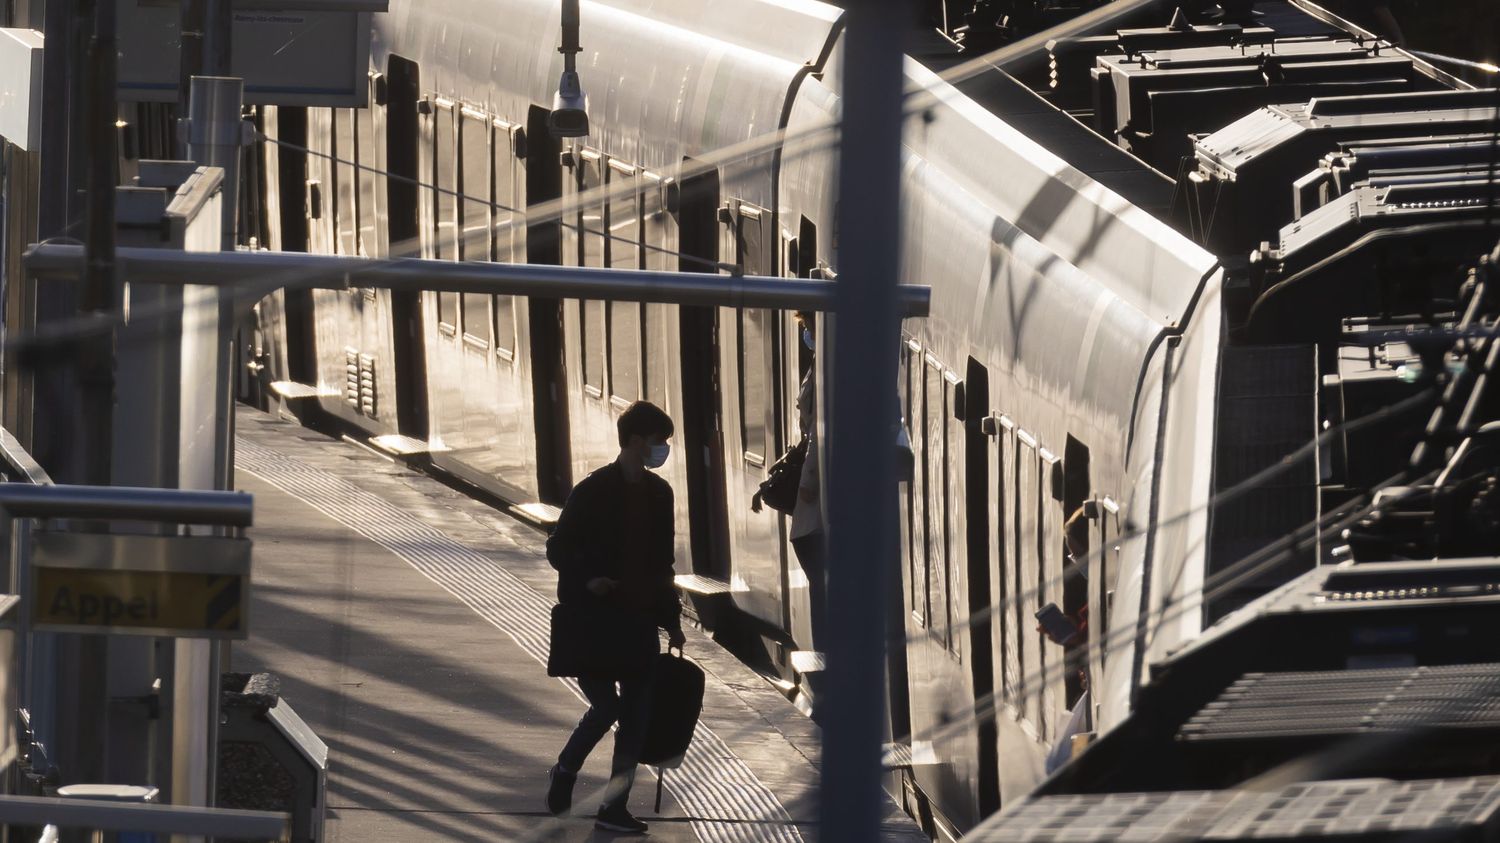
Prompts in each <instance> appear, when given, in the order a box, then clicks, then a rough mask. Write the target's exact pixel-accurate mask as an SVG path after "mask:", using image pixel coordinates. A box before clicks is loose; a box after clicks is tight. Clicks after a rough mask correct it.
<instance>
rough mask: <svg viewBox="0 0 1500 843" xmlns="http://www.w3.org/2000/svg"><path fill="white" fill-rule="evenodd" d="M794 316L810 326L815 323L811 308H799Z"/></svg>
mask: <svg viewBox="0 0 1500 843" xmlns="http://www.w3.org/2000/svg"><path fill="white" fill-rule="evenodd" d="M792 316H794V317H796V318H797V321H798V322H802V323H803V324H805V325H807V326H808V327H811V326H812V324H813V317H814V315H813V312H812V311H811V310H799V311H797V312H795V313H793V314H792Z"/></svg>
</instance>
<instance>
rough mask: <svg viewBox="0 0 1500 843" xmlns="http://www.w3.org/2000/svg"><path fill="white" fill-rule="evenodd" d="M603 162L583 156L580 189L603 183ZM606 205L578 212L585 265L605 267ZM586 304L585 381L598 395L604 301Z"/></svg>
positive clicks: (601, 386) (601, 380) (594, 156)
mask: <svg viewBox="0 0 1500 843" xmlns="http://www.w3.org/2000/svg"><path fill="white" fill-rule="evenodd" d="M601 166H602V162H601V161H600V159H599V156H598V155H597V154H595V153H589V152H585V153H582V154H581V155H579V166H578V178H579V181H578V190H579V192H580V193H586V192H588V191H591V190H595V189H597V188H598V187H599V186H600V185H602V184H603V178H604V174H603V171H602V169H601ZM604 222H605V221H604V205H603V204H598V205H589V206H585V207H583V208H582V209H580V210H579V212H578V227H579V235H578V236H579V241H580V244H581V245H580V259H581V261H582V264H583V265H584V266H593V267H602V266H604V258H605V255H606V254H607V252H606V250H605V246H604V233H605V232H604ZM582 307H583V382H584V385H585V386H587V387H588V388H590V389H591V390H593V391H594V393H595V394H596V395H602V394H603V393H604V340H605V327H604V302H602V301H586V302H583V303H582Z"/></svg>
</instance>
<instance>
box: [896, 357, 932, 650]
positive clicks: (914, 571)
mask: <svg viewBox="0 0 1500 843" xmlns="http://www.w3.org/2000/svg"><path fill="white" fill-rule="evenodd" d="M906 345H907V353H906V354H904V355H902V360H901V366H902V369H903V370H904V371H903V377H904V379H905V383H906V395H905V398H906V420H907V425H906V427H907V430H909V431H910V435H911V447H912V452H913V453H915V454H921V453H923V451H922V443H923V442H924V441H926V432H927V426H926V424H925V423H924V422H923V419H922V414H921V406H922V392H921V386H922V371H923V368H922V347H921V346H920V345H918V344H917V343H916V341H914V340H908V341H907V344H906ZM923 471H924V472H925V471H926V469H923ZM923 476H926V475H925V474H923V475H920V476H917V477H913V478H912V479H911V481H910V482H908V483H907V485H906V520H907V524H908V527H909V529H908V534H907V539H906V559H907V568H908V570H907V581H908V582H909V583H910V584H911V594H910V599H911V611H912V615H913V617H914V618H915V619H916V621H917V623H918V624H919V625H923V626H925V625H926V623H927V605H926V595H927V579H926V577H927V571H926V569H925V568H924V567H922V566H921V565H920V564H918V560H920V559H921V558H922V557H923V556H924V555H925V554H926V552H927V544H926V542H927V539H926V536H927V531H926V530H925V529H923V527H924V523H923V522H924V519H925V517H926V516H925V513H922V512H918V509H917V507H918V505H919V504H918V500H919V497H918V494H919V491H920V488H921V487H920V485H919V483H920V477H923Z"/></svg>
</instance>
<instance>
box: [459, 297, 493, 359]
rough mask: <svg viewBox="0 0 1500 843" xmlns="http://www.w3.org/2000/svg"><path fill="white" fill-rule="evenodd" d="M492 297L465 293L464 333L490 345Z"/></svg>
mask: <svg viewBox="0 0 1500 843" xmlns="http://www.w3.org/2000/svg"><path fill="white" fill-rule="evenodd" d="M490 298H491V297H490V296H488V295H485V294H484V293H464V333H465V334H467V335H469V336H471V337H474V338H476V339H481V340H484V344H485V345H486V346H488V345H489V343H490Z"/></svg>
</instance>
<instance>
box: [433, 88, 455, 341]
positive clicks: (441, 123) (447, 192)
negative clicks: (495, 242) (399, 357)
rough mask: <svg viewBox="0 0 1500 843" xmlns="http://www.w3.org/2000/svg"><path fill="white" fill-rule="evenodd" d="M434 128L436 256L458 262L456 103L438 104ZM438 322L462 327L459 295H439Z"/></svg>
mask: <svg viewBox="0 0 1500 843" xmlns="http://www.w3.org/2000/svg"><path fill="white" fill-rule="evenodd" d="M433 126H434V131H433V161H434V162H435V169H436V171H437V179H436V183H437V188H436V190H434V191H433V192H434V195H435V199H434V200H433V201H434V205H435V206H436V210H435V212H434V214H435V216H436V219H437V236H436V237H435V238H434V246H435V251H434V255H433V256H434V257H435V258H437V259H438V260H448V261H451V260H457V259H458V200H457V198H456V197H455V196H454V191H456V190H457V189H458V159H457V155H456V153H457V151H458V149H457V143H456V140H455V138H454V136H453V106H452V104H450V103H443V102H439V103H438V106H437V110H436V112H435V113H434V115H433ZM438 322H440V323H442V324H444V325H449V326H453V327H455V328H456V327H457V326H458V294H457V293H438Z"/></svg>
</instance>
